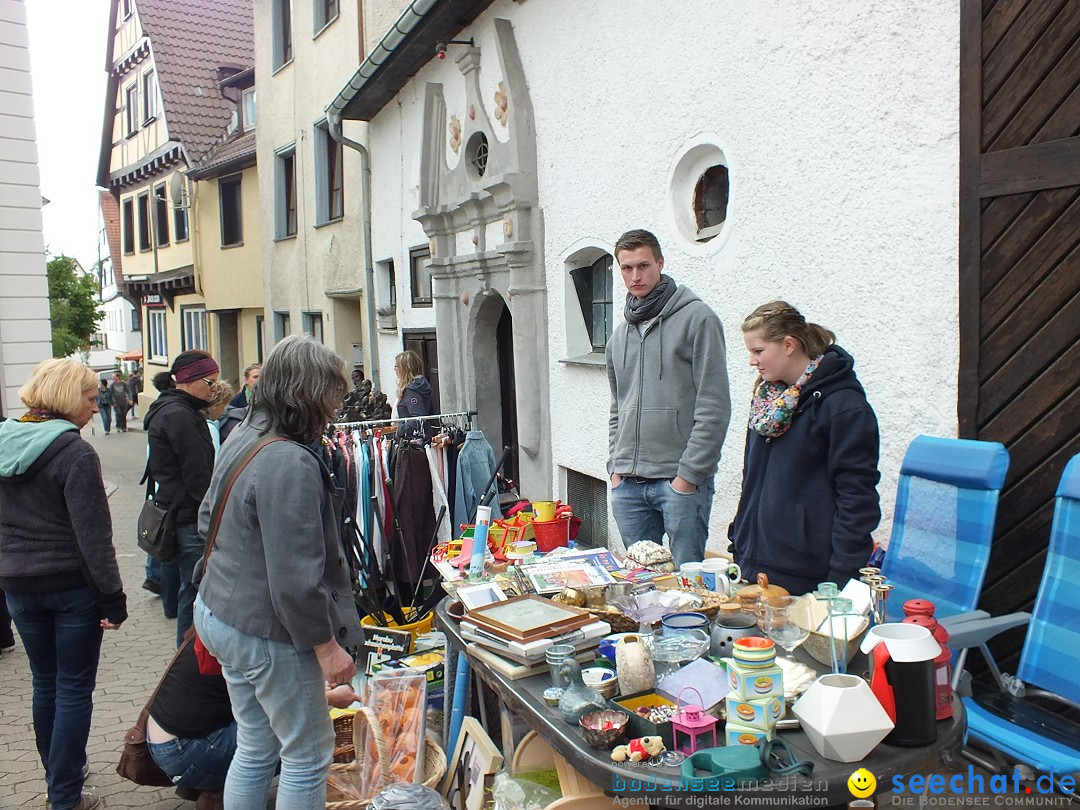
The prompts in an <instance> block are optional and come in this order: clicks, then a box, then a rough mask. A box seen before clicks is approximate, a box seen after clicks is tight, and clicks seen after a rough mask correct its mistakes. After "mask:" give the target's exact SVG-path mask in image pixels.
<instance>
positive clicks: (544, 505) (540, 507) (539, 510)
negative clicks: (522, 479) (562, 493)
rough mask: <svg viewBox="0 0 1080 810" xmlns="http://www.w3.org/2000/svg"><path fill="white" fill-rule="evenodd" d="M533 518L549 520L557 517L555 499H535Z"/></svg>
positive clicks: (542, 520)
mask: <svg viewBox="0 0 1080 810" xmlns="http://www.w3.org/2000/svg"><path fill="white" fill-rule="evenodd" d="M532 508H533V520H537V521H540V522H542V523H543V522H547V521H550V520H554V519H555V501H533V505H532Z"/></svg>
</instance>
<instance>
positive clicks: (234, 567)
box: [152, 336, 360, 810]
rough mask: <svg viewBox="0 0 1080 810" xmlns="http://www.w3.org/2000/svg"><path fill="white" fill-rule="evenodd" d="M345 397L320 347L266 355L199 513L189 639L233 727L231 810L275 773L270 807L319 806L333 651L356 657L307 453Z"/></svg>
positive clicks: (297, 345) (336, 680) (315, 470)
mask: <svg viewBox="0 0 1080 810" xmlns="http://www.w3.org/2000/svg"><path fill="white" fill-rule="evenodd" d="M348 387H349V386H348V378H347V377H346V375H345V362H344V361H343V360H342V359H341V358H340V357H339V356H338V355H336V354H334V353H333V352H332V351H330V350H329V349H327V348H326V347H325V346H323V345H322V344H320V343H317V342H315V341H314V340H312V339H311V338H310V337H296V336H292V337H287V338H285V339H284V340H283V341H281V342H280V343H278V345H277V346H276V347H275V348H274V350H273V351H272V352H271V353H270V356H269V357H267V359H266V364H265V365H264V366H263V369H262V377H261V379H260V380H259V385H258V387H257V388H256V389H255V392H254V396H253V398H252V404H251V414H250V415H249V417H248V419H246V420H245V421H244V422H243V423H242V424H241V425H239V426H238V427H237V428H236V429H235V430H234V431H233V433H232V436H231V437H230V439H229V441H228V442H227V443H225V444H224V445H222V449H221V454H220V456H219V457H218V464H217V468H216V469H215V471H214V477H213V480H212V481H211V482H210V489H209V491H208V492H207V494H206V498H205V500H204V501H203V504H202V509H201V512H200V515H199V527H200V530H201V532H202V534H203V536H207V535H208V532H209V528H210V524H211V519H212V517H213V516H215V515H217V514H218V512H219V510H220V523H219V526H218V531H217V534H216V536H215V538H213V540H212V541H211V542H210V544H209V548H208V551H207V556H206V557H205V558H204V559H205V560H206V562H205V566H204V572H203V579H202V582H201V584H200V586H199V596H198V598H197V600H196V602H195V627H196V629H197V630H198V633H199V637H200V638H201V639H202V641H203V643H204V644H205V645H206V647H207V649H208V650H210V652H212V653H213V654H214V655H215V656H216V657H217V659H218V660H219V661H220V662H221V665H222V669H223V672H224V675H225V680H226V681H227V683H228V688H229V697H230V699H231V701H232V705H233V714H234V716H235V718H236V723H237V735H236V737H237V740H236V743H237V745H236V755H235V756H234V757H233V761H232V764H231V765H230V766H229V774H228V777H227V779H226V782H225V806H226V807H228V808H230V810H234V809H235V810H248V809H249V808H250V809H251V810H255V808H258V810H262V809H263V808H265V807H266V804H267V798H268V795H269V790H270V781H271V780H272V779H273V777H274V771H275V769H276V767H277V763H278V760H279V759H280V761H281V778H280V781H279V783H278V792H277V805H278V807H289V808H299V807H323V806H324V804H325V801H326V774H327V769H328V767H329V765H330V761H331V759H332V756H333V748H334V730H333V726H332V724H331V721H330V716H329V715H328V714H327V711H326V698H325V696H324V692H323V689H324V685H326V684H329V685H330V686H331V687H334V686H337V685H339V684H344V683H348V682H349V680H350V679H351V678H352V676H353V675H354V674H355V672H356V667H355V665H354V663H353V660H352V657H351V656H350V655H349V653H348V652H346V650H345V649H344V648H345V647H346V646H350V645H357V644H358V643H359V641H360V622H359V616H358V613H357V610H356V606H355V604H354V603H353V600H352V591H351V587H350V583H349V576H348V567H347V565H346V563H345V556H344V552H343V549H342V545H341V539H340V536H339V528H338V527H339V522H338V519H337V514H336V510H335V508H334V503H333V497H332V496H333V495H334V493H333V490H332V488H333V482H332V479H331V477H330V473H329V470H328V469H327V468H326V465H325V464H324V463H323V461H322V456H321V454H320V452H319V449H320V439H321V435H322V432H323V430H325V428H326V425H327V423H328V422H329V421H330V419H331V418H332V416H333V414H334V413H335V412H336V411H337V410H338V409H339V408H340V407H341V403H342V399H343V398H344V396H345V392H346V391H347V390H348ZM245 462H246V466H244V465H245ZM241 467H242V469H241ZM236 471H239V473H238V474H237V472H236ZM234 478H235V480H233V479H234ZM230 484H231V486H230ZM209 540H210V538H209V537H208V541H209ZM152 741H153V740H152Z"/></svg>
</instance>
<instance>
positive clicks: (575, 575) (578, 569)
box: [521, 558, 615, 593]
mask: <svg viewBox="0 0 1080 810" xmlns="http://www.w3.org/2000/svg"><path fill="white" fill-rule="evenodd" d="M521 573H522V575H523V576H524V577H525V579H526V580H528V582H529V585H530V586H532V588H533V589H534V590H535V591H536V592H537V593H558V592H559V591H561V590H563V589H564V588H593V587H597V586H600V585H610V584H611V583H612V582H614V581H615V578H614V577H613V576H611V574H610V573H608V571H607V569H605V568H604V567H603V566H601V565H599V564H597V563H596V562H594V561H593V560H592V559H589V558H570V559H565V560H563V559H560V560H553V561H551V562H539V563H534V564H532V565H523V566H521Z"/></svg>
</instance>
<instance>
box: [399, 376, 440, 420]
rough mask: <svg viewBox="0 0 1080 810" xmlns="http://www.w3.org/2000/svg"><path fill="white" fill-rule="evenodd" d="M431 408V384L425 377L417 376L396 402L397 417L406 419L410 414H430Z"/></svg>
mask: <svg viewBox="0 0 1080 810" xmlns="http://www.w3.org/2000/svg"><path fill="white" fill-rule="evenodd" d="M432 413H433V411H432V409H431V384H430V383H429V382H428V381H427V378H426V377H417V378H416V379H415V380H413V381H412V382H411V383H409V384H408V385H407V386H405V391H404V393H402V395H401V399H399V400H398V403H397V415H398V419H406V418H408V417H410V416H430V415H431V414H432Z"/></svg>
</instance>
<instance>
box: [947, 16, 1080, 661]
mask: <svg viewBox="0 0 1080 810" xmlns="http://www.w3.org/2000/svg"><path fill="white" fill-rule="evenodd" d="M960 51H961V53H960V59H961V65H960V67H961V70H960V142H961V143H960V164H961V167H960V380H959V381H960V392H959V403H958V416H959V422H960V433H961V435H962V436H964V437H966V438H976V439H988V440H996V441H1001V442H1004V444H1005V446H1006V447H1008V449H1009V453H1010V455H1011V459H1012V460H1011V465H1010V468H1009V476H1008V479H1007V480H1006V482H1005V489H1004V491H1003V493H1002V498H1001V504H1000V507H999V511H998V519H997V530H996V535H995V540H994V549H993V553H992V555H991V559H990V569H989V572H988V574H987V578H986V584H985V586H984V589H983V597H982V601H981V607H983V608H984V609H986V610H989V611H991V612H992V613H994V614H1000V613H1004V612H1007V611H1012V610H1021V609H1026V608H1029V607H1030V606H1031V604H1032V602H1033V601H1034V597H1035V592H1036V590H1037V588H1038V584H1039V578H1040V577H1041V575H1042V569H1043V564H1044V562H1045V559H1046V547H1047V540H1048V537H1049V530H1050V519H1051V513H1052V509H1053V494H1054V490H1055V489H1056V487H1057V483H1058V480H1059V478H1060V476H1061V472H1062V470H1063V468H1064V466H1065V463H1066V461H1067V460H1068V459H1069V458H1070V457H1071V456H1072V455H1074V454H1075V453H1077V452H1080V137H1078V135H1080V0H962V6H961V48H960ZM1021 638H1022V637H1017V638H1013V639H1011V640H1010V641H1009V642H1008V643H1007V644H1006V645H1005V646H1004V648H999V650H998V652H1000V653H1002V654H1004V656H1005V661H1004V663H1007V664H1010V665H1013V666H1014V665H1015V660H1009V659H1010V658H1014V657H1015V655H1016V654H1018V652H1019V644H1020V641H1021Z"/></svg>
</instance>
